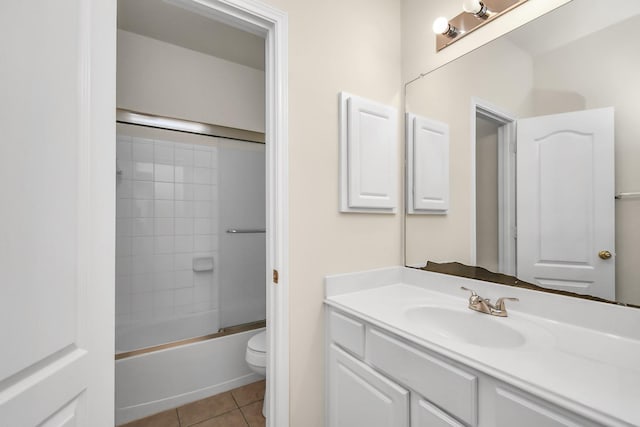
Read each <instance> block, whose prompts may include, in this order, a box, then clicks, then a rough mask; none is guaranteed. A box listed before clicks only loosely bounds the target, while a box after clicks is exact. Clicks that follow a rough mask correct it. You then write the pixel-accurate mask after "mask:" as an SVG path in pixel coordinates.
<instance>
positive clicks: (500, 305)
mask: <svg viewBox="0 0 640 427" xmlns="http://www.w3.org/2000/svg"><path fill="white" fill-rule="evenodd" d="M507 300H508V301H520V300H519V299H518V298H513V297H502V298H498V299H497V300H496V304H495V308H497V309H498V310H504V309H505V307H504V302H505V301H507Z"/></svg>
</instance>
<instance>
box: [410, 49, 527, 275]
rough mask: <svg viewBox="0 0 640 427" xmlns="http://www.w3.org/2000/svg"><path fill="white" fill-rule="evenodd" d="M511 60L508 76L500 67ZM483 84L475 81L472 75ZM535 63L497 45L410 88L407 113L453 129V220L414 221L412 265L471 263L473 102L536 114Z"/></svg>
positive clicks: (449, 215) (520, 113)
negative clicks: (533, 93)
mask: <svg viewBox="0 0 640 427" xmlns="http://www.w3.org/2000/svg"><path fill="white" fill-rule="evenodd" d="M505 57H508V58H509V67H508V69H507V68H505V69H504V73H496V72H495V69H494V65H495V64H498V63H503V61H504V58H505ZM471 70H473V75H475V76H479V77H477V78H469V75H470V72H471ZM532 82H533V63H532V60H531V57H530V56H529V55H528V54H527V53H526V52H524V51H522V50H521V49H520V48H519V47H517V46H516V45H514V44H513V43H511V42H510V41H508V40H506V39H500V40H496V41H495V42H494V43H493V44H492V45H491V46H487V48H485V49H483V51H482V52H479V51H475V52H471V53H470V54H468V55H466V56H464V57H462V58H460V59H458V60H457V61H455V62H452V63H451V64H448V65H447V67H445V68H441V69H439V70H436V71H434V72H432V73H431V74H429V75H428V76H427V77H425V78H423V79H420V80H417V81H415V82H414V83H412V84H411V85H409V87H408V88H407V93H406V105H407V111H409V112H412V113H415V114H418V115H422V116H426V117H430V118H433V119H436V120H439V121H442V122H445V123H448V124H449V126H450V158H451V165H450V167H451V168H450V174H449V176H450V200H451V208H450V209H449V212H448V213H447V215H408V216H407V219H406V222H407V225H406V228H407V233H406V236H405V239H406V261H407V264H410V265H414V264H423V265H424V263H425V262H426V261H427V260H431V261H436V262H447V261H459V262H463V263H469V262H470V261H471V252H472V251H471V249H472V239H471V221H472V220H471V208H472V206H473V204H475V199H473V200H472V198H471V194H472V192H471V190H472V187H471V186H472V185H473V184H474V182H473V181H472V176H471V163H472V159H471V147H472V142H471V129H470V118H471V115H472V112H471V97H472V96H475V97H477V98H479V99H482V100H484V101H487V102H489V103H490V104H492V105H495V106H498V107H501V108H502V109H503V110H506V112H508V113H510V114H511V115H514V116H517V117H526V116H527V115H529V113H530V112H531V109H532V104H531V96H530V94H531V90H532Z"/></svg>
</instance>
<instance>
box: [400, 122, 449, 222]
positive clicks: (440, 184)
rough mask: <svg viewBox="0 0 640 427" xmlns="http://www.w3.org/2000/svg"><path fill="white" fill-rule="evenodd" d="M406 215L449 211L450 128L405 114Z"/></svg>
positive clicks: (444, 124) (440, 123)
mask: <svg viewBox="0 0 640 427" xmlns="http://www.w3.org/2000/svg"><path fill="white" fill-rule="evenodd" d="M406 127H407V128H406V140H407V213H409V214H446V213H447V210H448V209H449V125H448V124H446V123H442V122H439V121H436V120H433V119H428V118H426V117H420V116H417V115H415V114H412V113H407V115H406Z"/></svg>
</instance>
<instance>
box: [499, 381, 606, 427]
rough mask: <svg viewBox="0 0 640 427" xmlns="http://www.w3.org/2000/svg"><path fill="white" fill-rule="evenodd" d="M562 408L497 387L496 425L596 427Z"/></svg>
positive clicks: (511, 426)
mask: <svg viewBox="0 0 640 427" xmlns="http://www.w3.org/2000/svg"><path fill="white" fill-rule="evenodd" d="M563 412H564V411H563V410H561V409H560V408H555V407H553V406H552V405H549V404H544V403H542V402H537V399H535V400H534V398H532V397H528V396H526V395H523V394H521V393H519V392H511V391H508V390H505V389H503V388H500V387H498V388H497V389H496V427H513V426H518V427H596V426H598V424H594V423H592V422H589V421H587V420H585V419H582V418H579V417H577V416H573V415H571V414H568V413H566V414H565V413H563Z"/></svg>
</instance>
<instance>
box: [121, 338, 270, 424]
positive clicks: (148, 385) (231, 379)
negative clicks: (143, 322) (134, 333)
mask: <svg viewBox="0 0 640 427" xmlns="http://www.w3.org/2000/svg"><path fill="white" fill-rule="evenodd" d="M263 330H264V328H263V329H255V330H252V331H248V332H241V333H238V334H233V335H227V336H224V337H220V338H214V339H211V340H208V341H201V342H197V343H193V344H185V345H182V346H179V347H174V348H169V349H166V350H158V351H155V352H152V353H147V354H143V355H140V356H133V357H128V358H125V359H121V360H117V361H116V366H115V377H116V378H115V382H116V413H115V418H116V425H120V424H124V423H126V422H129V421H131V420H135V419H137V418H142V417H145V416H147V415H151V414H154V413H156V412H160V411H164V410H166V409H171V408H174V407H176V406H180V405H183V404H185V403H188V402H192V401H195V400H199V399H202V398H205V397H208V396H211V395H214V394H217V393H222V392H224V391H227V390H231V389H233V388H236V387H240V386H242V385H245V384H249V383H251V382H254V381H258V380H260V379H262V377H261V376H260V375H257V374H255V373H253V372H252V371H251V370H250V369H249V367H248V366H247V363H246V361H245V351H246V348H247V341H249V338H251V337H252V336H253V335H255V334H257V333H258V332H261V331H263Z"/></svg>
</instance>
